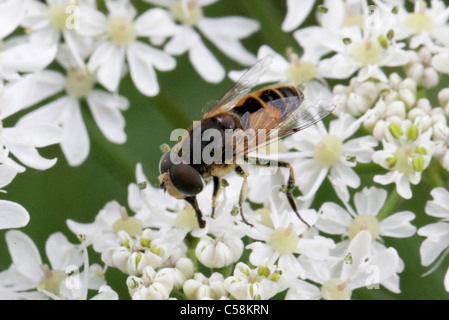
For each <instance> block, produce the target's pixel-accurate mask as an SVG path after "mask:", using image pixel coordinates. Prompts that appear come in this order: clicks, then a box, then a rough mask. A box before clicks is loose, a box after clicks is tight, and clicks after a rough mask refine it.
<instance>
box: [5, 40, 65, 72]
mask: <svg viewBox="0 0 449 320" xmlns="http://www.w3.org/2000/svg"><path fill="white" fill-rule="evenodd" d="M57 50H58V47H57V45H56V44H54V45H52V46H46V45H42V44H35V43H21V44H18V45H16V46H14V47H11V48H8V49H5V50H3V51H2V57H1V60H0V65H2V66H3V67H4V68H6V69H8V70H12V71H14V72H36V71H40V70H42V69H44V68H46V67H47V66H48V65H49V64H50V63H51V62H52V61H53V60H54V59H55V57H56V53H57Z"/></svg>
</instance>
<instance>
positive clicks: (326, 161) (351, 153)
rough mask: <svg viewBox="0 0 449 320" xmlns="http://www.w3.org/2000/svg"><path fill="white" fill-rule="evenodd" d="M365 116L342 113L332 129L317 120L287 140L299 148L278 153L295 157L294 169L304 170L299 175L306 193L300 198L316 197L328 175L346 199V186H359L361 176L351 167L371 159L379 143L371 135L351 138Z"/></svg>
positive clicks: (333, 123)
mask: <svg viewBox="0 0 449 320" xmlns="http://www.w3.org/2000/svg"><path fill="white" fill-rule="evenodd" d="M367 115H369V113H366V115H365V116H367ZM365 116H363V117H360V118H359V119H358V120H355V119H354V118H353V117H352V116H350V115H349V114H342V115H341V116H340V118H339V119H337V120H332V121H331V123H330V126H329V131H326V129H325V128H324V125H322V123H318V124H317V125H316V126H313V127H310V128H307V129H306V130H304V131H301V132H300V133H299V134H295V135H292V136H291V137H289V138H287V139H286V140H285V146H286V147H287V148H289V149H295V150H297V151H295V152H290V153H286V154H282V155H279V157H280V158H281V159H285V160H288V159H293V161H292V162H291V164H292V166H293V167H294V169H295V172H301V174H302V176H301V179H296V184H297V185H298V187H299V189H300V190H301V192H302V193H303V196H302V197H300V199H309V198H311V197H313V196H314V195H315V193H316V192H317V190H318V189H319V187H320V186H321V184H322V182H323V181H324V179H325V178H326V176H328V175H329V179H330V180H331V182H332V184H333V186H334V189H335V190H336V192H338V193H339V194H345V198H346V199H348V198H349V194H348V190H347V187H351V188H357V187H359V185H360V177H359V176H358V175H357V174H356V173H355V172H354V170H353V169H352V167H355V166H356V164H357V162H361V163H368V162H370V161H371V156H372V154H373V153H374V150H373V148H374V147H376V146H377V141H376V139H374V137H372V136H364V137H359V138H354V139H351V140H349V139H350V138H351V136H352V135H353V134H354V133H355V132H356V131H357V130H358V129H359V127H360V124H361V123H362V121H363V120H364V118H365Z"/></svg>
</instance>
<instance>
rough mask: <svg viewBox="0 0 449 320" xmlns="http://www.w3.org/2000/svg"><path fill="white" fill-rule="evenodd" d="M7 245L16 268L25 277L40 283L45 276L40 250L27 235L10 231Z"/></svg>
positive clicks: (7, 235) (7, 234) (7, 236)
mask: <svg viewBox="0 0 449 320" xmlns="http://www.w3.org/2000/svg"><path fill="white" fill-rule="evenodd" d="M6 244H7V245H8V250H9V254H10V255H11V259H12V262H13V264H14V266H15V268H16V269H17V270H18V271H19V272H20V273H21V274H22V275H24V276H25V277H27V278H29V279H33V280H35V281H39V280H40V279H41V277H42V276H43V273H42V271H41V269H40V266H41V265H42V260H41V256H40V254H39V250H38V249H37V247H36V245H35V244H34V242H33V240H31V239H30V237H28V236H27V235H26V234H25V233H23V232H21V231H18V230H10V231H8V232H7V233H6Z"/></svg>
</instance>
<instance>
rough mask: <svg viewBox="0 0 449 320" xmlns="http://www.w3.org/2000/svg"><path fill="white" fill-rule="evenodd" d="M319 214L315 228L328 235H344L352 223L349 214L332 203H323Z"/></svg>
mask: <svg viewBox="0 0 449 320" xmlns="http://www.w3.org/2000/svg"><path fill="white" fill-rule="evenodd" d="M319 214H320V215H319V219H318V221H317V223H316V227H317V228H318V229H320V230H321V231H323V232H326V233H329V234H345V233H346V232H347V231H348V228H349V226H350V225H351V223H352V218H351V216H350V215H349V213H348V212H347V211H346V210H345V209H343V208H342V207H340V206H339V205H337V204H335V203H333V202H326V203H324V204H323V205H322V206H321V208H320V210H319Z"/></svg>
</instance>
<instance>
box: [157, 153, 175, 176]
mask: <svg viewBox="0 0 449 320" xmlns="http://www.w3.org/2000/svg"><path fill="white" fill-rule="evenodd" d="M170 155H171V152H167V153H165V154H164V155H163V156H162V158H161V160H160V161H159V173H164V172H167V171H168V170H169V169H170V167H171V166H172V165H173V162H171V159H170Z"/></svg>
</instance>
